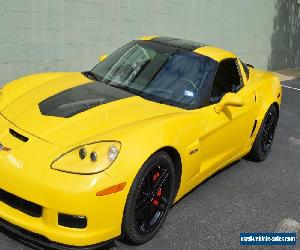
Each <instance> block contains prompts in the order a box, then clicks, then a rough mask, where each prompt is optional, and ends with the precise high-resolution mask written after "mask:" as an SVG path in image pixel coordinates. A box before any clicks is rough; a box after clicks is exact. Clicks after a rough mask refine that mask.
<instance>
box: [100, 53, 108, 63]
mask: <svg viewBox="0 0 300 250" xmlns="http://www.w3.org/2000/svg"><path fill="white" fill-rule="evenodd" d="M106 57H108V55H107V54H104V55H101V56H99V62H102V61H104V60H105V59H106Z"/></svg>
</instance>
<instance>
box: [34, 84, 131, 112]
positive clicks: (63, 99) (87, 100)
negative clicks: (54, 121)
mask: <svg viewBox="0 0 300 250" xmlns="http://www.w3.org/2000/svg"><path fill="white" fill-rule="evenodd" d="M131 96H133V94H131V93H129V92H127V91H124V90H121V89H118V88H115V87H112V86H109V85H107V84H104V83H101V82H91V83H86V84H82V85H80V86H76V87H73V88H70V89H66V90H64V91H62V92H60V93H58V94H55V95H53V96H50V97H48V98H47V99H45V100H43V101H42V102H40V103H39V108H40V111H41V113H42V114H43V115H46V116H56V117H65V118H68V117H72V116H74V115H76V114H78V113H81V112H84V111H86V110H89V109H91V108H94V107H97V106H100V105H102V104H106V103H109V102H113V101H117V100H120V99H124V98H128V97H131Z"/></svg>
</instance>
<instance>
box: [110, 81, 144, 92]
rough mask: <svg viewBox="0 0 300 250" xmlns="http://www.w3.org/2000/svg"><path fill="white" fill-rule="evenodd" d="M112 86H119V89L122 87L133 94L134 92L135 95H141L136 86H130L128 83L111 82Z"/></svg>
mask: <svg viewBox="0 0 300 250" xmlns="http://www.w3.org/2000/svg"><path fill="white" fill-rule="evenodd" d="M108 85H110V86H112V87H115V88H118V89H122V90H125V91H127V92H130V93H131V94H134V95H139V92H140V91H138V90H136V89H134V88H130V87H128V86H126V85H123V84H116V83H110V84H108Z"/></svg>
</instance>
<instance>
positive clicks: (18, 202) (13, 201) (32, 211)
mask: <svg viewBox="0 0 300 250" xmlns="http://www.w3.org/2000/svg"><path fill="white" fill-rule="evenodd" d="M0 201H2V202H3V203H5V204H6V205H8V206H10V207H13V208H15V209H17V210H19V211H21V212H23V213H25V214H28V215H30V216H32V217H41V216H42V207H41V206H40V205H37V204H35V203H33V202H31V201H27V200H24V199H22V198H20V197H18V196H16V195H14V194H11V193H8V192H6V191H5V190H3V189H0Z"/></svg>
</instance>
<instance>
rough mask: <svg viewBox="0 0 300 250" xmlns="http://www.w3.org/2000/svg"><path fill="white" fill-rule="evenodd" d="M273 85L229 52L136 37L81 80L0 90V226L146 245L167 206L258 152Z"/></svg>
mask: <svg viewBox="0 0 300 250" xmlns="http://www.w3.org/2000/svg"><path fill="white" fill-rule="evenodd" d="M281 95H282V92H281V86H280V82H279V79H278V78H277V77H276V76H275V75H273V74H272V73H270V72H266V71H262V70H258V69H254V68H253V66H251V65H246V64H244V63H243V62H242V61H241V60H239V58H237V57H236V56H235V55H234V54H233V53H231V52H229V51H226V50H223V49H219V48H215V47H211V46H208V45H205V44H201V43H197V42H192V41H188V40H184V39H176V38H170V37H143V38H141V39H140V40H135V41H132V42H130V43H129V44H127V45H125V46H123V47H121V48H120V49H118V50H116V51H115V52H114V53H112V54H111V55H110V56H106V55H104V56H102V57H100V63H99V64H98V65H96V66H95V67H94V68H93V69H92V70H91V71H86V72H82V73H80V72H78V73H77V72H76V73H67V72H58V73H42V74H36V75H31V76H26V77H23V78H21V79H18V80H15V81H12V82H10V83H8V84H6V85H4V86H3V88H2V89H1V92H0V114H1V115H0V172H1V175H0V217H1V218H0V225H2V226H3V227H5V228H7V229H8V230H10V231H12V232H15V233H17V234H19V235H22V237H23V238H25V239H28V240H30V241H33V242H35V243H36V244H38V245H40V244H42V245H43V246H48V247H53V248H58V249H64V248H71V247H75V248H78V247H85V248H94V247H97V246H99V245H100V244H103V243H106V242H107V241H110V240H113V239H116V238H122V239H125V240H126V241H128V242H131V243H134V244H142V243H144V242H146V241H148V240H150V239H151V238H152V237H153V236H154V235H155V234H156V233H157V231H158V230H159V229H160V227H161V226H162V224H163V222H164V220H165V219H166V216H167V214H168V211H169V209H170V206H171V205H172V204H173V203H174V202H176V201H178V200H179V199H180V198H181V197H183V196H184V195H185V194H187V193H188V192H189V191H190V190H191V189H193V188H194V187H195V186H197V185H198V184H199V183H201V182H202V181H203V180H205V179H206V178H208V177H209V176H211V175H212V174H213V173H215V172H216V171H218V170H220V169H221V168H223V167H225V166H227V165H229V164H230V163H232V162H234V161H236V160H239V159H241V158H242V157H244V156H246V157H247V158H248V159H252V160H254V161H263V160H264V159H265V158H266V157H267V155H268V153H269V152H270V149H271V145H272V141H273V137H274V132H275V128H276V124H277V120H278V117H279V107H280V103H281Z"/></svg>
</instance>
